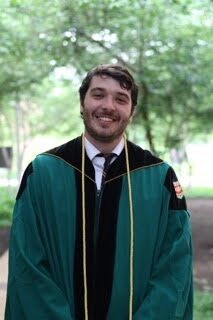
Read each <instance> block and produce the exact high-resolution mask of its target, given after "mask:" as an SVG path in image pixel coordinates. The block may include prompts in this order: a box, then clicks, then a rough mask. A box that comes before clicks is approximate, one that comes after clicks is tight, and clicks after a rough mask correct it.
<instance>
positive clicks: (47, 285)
mask: <svg viewBox="0 0 213 320" xmlns="http://www.w3.org/2000/svg"><path fill="white" fill-rule="evenodd" d="M37 188H38V186H36V184H35V182H34V181H33V166H32V164H30V165H29V166H28V168H27V169H26V171H25V173H24V176H23V179H22V182H21V185H20V188H19V192H18V195H17V200H16V204H15V207H14V213H13V223H12V227H11V236H10V248H9V275H8V287H7V300H6V309H5V320H17V319H25V320H38V319H39V320H42V319H43V320H44V319H45V320H46V319H51V320H73V319H74V318H73V317H72V316H71V313H70V307H69V304H68V302H67V300H66V297H65V295H64V294H63V292H62V290H61V289H60V288H59V287H58V286H57V284H56V283H55V282H54V280H53V277H52V276H51V272H50V269H49V265H48V260H47V258H46V255H45V249H44V246H43V243H42V239H41V233H40V230H39V222H38V219H37V216H36V210H35V208H36V201H37V200H36V190H37Z"/></svg>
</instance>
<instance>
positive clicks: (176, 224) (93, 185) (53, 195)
mask: <svg viewBox="0 0 213 320" xmlns="http://www.w3.org/2000/svg"><path fill="white" fill-rule="evenodd" d="M79 93H80V102H81V109H80V110H81V115H82V118H83V121H84V125H85V132H84V134H82V136H81V137H77V138H76V139H74V140H71V141H69V142H67V143H66V144H64V145H62V146H59V147H57V148H55V149H52V150H50V151H47V152H45V153H43V154H40V155H38V156H37V157H36V159H34V160H33V161H32V163H30V165H29V166H28V168H27V169H26V171H25V174H24V176H23V179H22V182H21V185H20V188H19V191H18V194H17V199H16V205H15V208H14V215H13V226H12V231H11V241H10V264H9V278H8V290H7V305H6V312H5V319H6V320H19V319H20V320H22V319H26V320H28V319H29V320H34V319H35V320H38V319H45V320H74V319H75V320H83V319H85V320H127V319H129V320H180V319H181V320H191V319H192V255H191V230H190V221H189V213H188V211H187V208H186V201H185V198H184V195H183V192H182V189H181V192H180V191H179V190H180V184H179V182H178V180H177V177H176V175H175V173H174V170H173V169H172V168H171V167H170V166H169V165H168V164H167V163H165V162H164V161H163V160H161V159H159V158H157V157H155V156H153V155H152V154H151V153H150V152H149V151H147V150H143V149H142V148H140V147H139V146H137V145H135V144H133V143H132V142H130V141H127V140H126V138H125V136H124V131H125V129H126V127H127V125H128V123H129V122H130V121H131V120H132V116H133V113H134V107H135V106H136V104H137V95H138V88H137V85H136V84H135V81H134V79H133V77H132V75H131V74H130V73H129V71H128V70H127V69H125V68H123V67H121V66H118V65H99V66H97V67H96V68H94V69H92V70H91V71H89V72H88V74H87V75H86V77H85V79H84V80H83V82H82V85H81V87H80V89H79ZM177 185H178V186H179V188H177Z"/></svg>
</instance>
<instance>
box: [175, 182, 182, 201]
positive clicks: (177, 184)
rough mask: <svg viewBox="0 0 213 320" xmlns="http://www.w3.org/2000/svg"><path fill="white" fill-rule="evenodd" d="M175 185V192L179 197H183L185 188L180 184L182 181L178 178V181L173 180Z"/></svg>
mask: <svg viewBox="0 0 213 320" xmlns="http://www.w3.org/2000/svg"><path fill="white" fill-rule="evenodd" d="M173 186H174V189H175V193H176V197H177V198H178V199H182V198H183V189H182V187H181V185H180V182H179V181H178V180H177V181H174V182H173Z"/></svg>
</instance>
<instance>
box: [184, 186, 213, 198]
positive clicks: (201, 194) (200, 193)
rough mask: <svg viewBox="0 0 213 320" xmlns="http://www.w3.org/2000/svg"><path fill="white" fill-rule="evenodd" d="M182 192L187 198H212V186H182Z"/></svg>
mask: <svg viewBox="0 0 213 320" xmlns="http://www.w3.org/2000/svg"><path fill="white" fill-rule="evenodd" d="M184 194H185V195H186V197H187V198H213V188H211V187H193V188H184Z"/></svg>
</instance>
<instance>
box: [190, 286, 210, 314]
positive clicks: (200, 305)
mask: <svg viewBox="0 0 213 320" xmlns="http://www.w3.org/2000/svg"><path fill="white" fill-rule="evenodd" d="M193 319H194V320H212V319H213V292H199V291H196V292H195V295H194V317H193Z"/></svg>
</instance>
